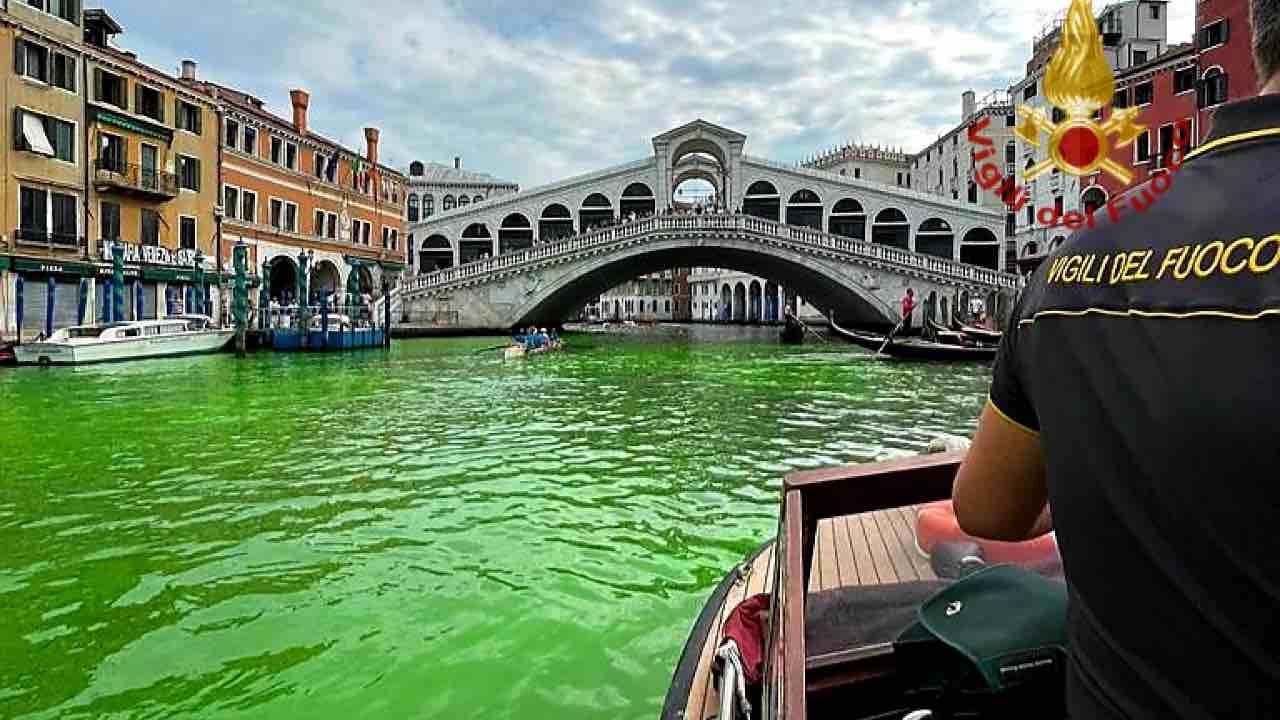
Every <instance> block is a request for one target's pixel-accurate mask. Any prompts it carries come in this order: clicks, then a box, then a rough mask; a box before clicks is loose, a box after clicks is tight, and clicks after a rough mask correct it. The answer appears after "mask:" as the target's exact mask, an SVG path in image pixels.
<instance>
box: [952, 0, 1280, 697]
mask: <svg viewBox="0 0 1280 720" xmlns="http://www.w3.org/2000/svg"><path fill="white" fill-rule="evenodd" d="M1085 7H1086V8H1087V7H1088V6H1087V4H1086V5H1085ZM1074 11H1075V6H1073V12H1074ZM1251 12H1252V20H1253V38H1254V54H1255V56H1256V59H1257V68H1258V70H1259V77H1260V78H1262V79H1263V83H1264V84H1263V90H1262V94H1261V95H1260V96H1259V97H1256V98H1251V99H1247V100H1242V101H1239V102H1235V103H1231V104H1228V105H1224V106H1222V107H1219V108H1218V109H1217V110H1216V111H1215V112H1214V119H1213V129H1212V132H1210V133H1209V135H1208V137H1207V139H1206V141H1205V142H1204V143H1203V144H1202V145H1201V146H1200V147H1199V148H1197V149H1195V150H1194V151H1191V152H1189V153H1186V154H1185V157H1181V158H1179V157H1173V158H1171V162H1170V167H1169V169H1170V174H1169V175H1168V176H1163V179H1159V178H1157V180H1155V181H1152V182H1148V183H1147V184H1146V185H1144V186H1142V187H1139V188H1136V189H1134V190H1132V191H1130V192H1128V193H1127V194H1125V195H1121V196H1118V197H1113V198H1112V200H1111V202H1110V203H1109V204H1108V206H1107V207H1106V208H1104V209H1101V210H1100V211H1099V212H1098V213H1096V216H1097V217H1096V218H1095V224H1096V226H1097V227H1096V228H1095V229H1085V230H1082V231H1080V232H1079V233H1078V234H1077V235H1076V236H1075V237H1074V238H1072V239H1071V240H1070V241H1068V242H1067V244H1066V245H1065V246H1063V248H1062V249H1061V250H1059V251H1058V252H1057V253H1055V255H1053V256H1051V258H1050V260H1049V261H1047V262H1046V263H1044V264H1043V265H1041V267H1040V268H1039V270H1038V271H1037V272H1036V273H1035V275H1034V276H1033V277H1032V279H1031V280H1030V282H1029V283H1028V286H1027V288H1026V290H1025V291H1024V293H1023V295H1022V298H1021V300H1020V301H1019V303H1018V305H1017V307H1016V308H1015V309H1014V312H1013V316H1012V318H1011V320H1010V322H1009V326H1008V330H1007V331H1006V332H1005V333H1004V338H1003V344H1002V346H1001V349H1000V354H999V356H998V358H997V361H996V368H995V373H994V380H993V381H992V384H991V395H990V402H989V403H988V404H987V406H986V408H985V409H984V410H983V412H982V417H981V419H980V424H979V428H978V432H977V435H976V436H975V437H974V441H973V447H972V450H971V451H970V452H969V455H968V458H967V459H966V460H965V462H964V464H963V466H962V467H961V469H960V472H959V475H958V476H957V479H956V484H955V489H954V496H955V509H956V513H957V517H958V519H959V521H960V525H961V527H962V528H964V530H965V531H966V532H968V533H970V534H972V535H975V536H978V537H984V538H991V539H997V540H1026V539H1028V538H1032V537H1037V536H1039V535H1042V534H1044V533H1046V532H1047V531H1048V530H1049V529H1050V528H1051V527H1056V529H1057V533H1058V540H1059V542H1060V544H1061V549H1062V557H1063V562H1064V567H1065V570H1066V578H1067V584H1068V587H1069V591H1070V598H1071V612H1070V625H1071V629H1070V642H1071V654H1072V662H1071V665H1070V669H1069V673H1068V681H1067V695H1068V711H1069V714H1070V716H1071V717H1073V718H1121V717H1130V718H1138V717H1143V718H1174V717H1178V718H1191V717H1195V718H1227V717H1233V718H1244V717H1250V718H1261V717H1271V718H1274V717H1280V625H1278V624H1277V620H1276V618H1277V617H1280V536H1277V528H1280V485H1278V484H1277V483H1276V482H1275V480H1274V478H1275V475H1276V471H1277V468H1280V445H1277V443H1276V441H1275V440H1276V437H1275V435H1276V432H1275V427H1276V426H1275V417H1276V412H1277V402H1278V401H1280V396H1277V394H1276V391H1275V389H1276V387H1277V386H1276V373H1275V361H1276V357H1277V356H1280V202H1277V200H1276V198H1277V191H1276V184H1275V183H1276V178H1277V170H1278V169H1280V2H1278V0H1251ZM1090 19H1092V18H1091V17H1090ZM1049 72H1050V74H1052V73H1053V70H1052V69H1050V71H1049ZM1095 89H1096V90H1097V94H1098V96H1099V99H1102V98H1101V96H1103V95H1105V96H1106V97H1108V98H1109V97H1110V96H1111V92H1112V91H1111V89H1110V85H1108V86H1106V87H1101V88H1095ZM1045 95H1046V96H1047V97H1049V99H1050V101H1051V102H1053V101H1054V98H1053V95H1054V93H1052V92H1049V89H1048V88H1046V92H1045ZM1176 152H1177V151H1176V150H1175V153H1176ZM1157 182H1158V183H1159V185H1156V183H1157ZM1140 201H1142V202H1144V204H1145V205H1147V206H1148V207H1147V209H1146V210H1145V211H1144V212H1136V211H1135V209H1134V208H1135V205H1136V204H1137V203H1138V202H1140ZM1148 201H1149V202H1148ZM1120 264H1123V269H1120ZM1085 266H1088V268H1090V269H1088V270H1085V271H1084V272H1081V268H1084V267H1085ZM1068 269H1074V270H1073V271H1070V272H1068V271H1067V270H1068ZM1086 277H1087V279H1085V278H1086ZM1050 505H1051V506H1052V508H1053V510H1052V514H1050V512H1049V506H1050Z"/></svg>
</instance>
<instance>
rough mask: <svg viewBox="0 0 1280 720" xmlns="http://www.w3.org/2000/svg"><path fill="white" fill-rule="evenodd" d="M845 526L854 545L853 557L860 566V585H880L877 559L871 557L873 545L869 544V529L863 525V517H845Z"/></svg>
mask: <svg viewBox="0 0 1280 720" xmlns="http://www.w3.org/2000/svg"><path fill="white" fill-rule="evenodd" d="M844 522H845V528H846V529H847V530H848V531H849V544H850V545H852V546H853V559H854V562H855V563H856V567H857V568H858V584H859V585H879V584H880V574H879V573H877V572H876V563H875V560H873V559H872V558H871V546H870V545H869V544H867V531H866V530H864V529H863V527H862V519H861V518H859V517H857V516H846V517H845V518H844Z"/></svg>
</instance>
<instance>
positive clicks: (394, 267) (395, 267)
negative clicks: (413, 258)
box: [379, 261, 405, 272]
mask: <svg viewBox="0 0 1280 720" xmlns="http://www.w3.org/2000/svg"><path fill="white" fill-rule="evenodd" d="M379 264H380V265H382V269H383V270H390V271H391V272H400V271H401V270H404V267H405V265H404V263H398V262H390V261H383V262H382V263H379Z"/></svg>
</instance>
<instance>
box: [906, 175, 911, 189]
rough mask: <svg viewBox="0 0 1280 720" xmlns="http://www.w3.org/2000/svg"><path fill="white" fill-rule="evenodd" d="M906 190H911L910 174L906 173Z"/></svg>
mask: <svg viewBox="0 0 1280 720" xmlns="http://www.w3.org/2000/svg"><path fill="white" fill-rule="evenodd" d="M907 189H911V173H907Z"/></svg>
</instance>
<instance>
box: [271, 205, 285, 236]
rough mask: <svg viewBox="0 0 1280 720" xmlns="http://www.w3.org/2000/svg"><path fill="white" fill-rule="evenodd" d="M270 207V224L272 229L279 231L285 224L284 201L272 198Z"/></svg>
mask: <svg viewBox="0 0 1280 720" xmlns="http://www.w3.org/2000/svg"><path fill="white" fill-rule="evenodd" d="M268 207H269V210H268V222H269V223H270V224H271V227H273V228H275V229H277V230H279V229H280V227H281V223H283V222H284V201H283V200H280V199H278V198H271V200H270V202H269V205H268Z"/></svg>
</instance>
